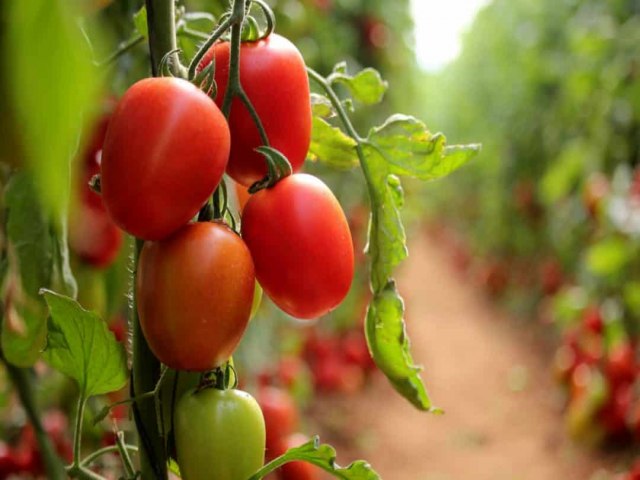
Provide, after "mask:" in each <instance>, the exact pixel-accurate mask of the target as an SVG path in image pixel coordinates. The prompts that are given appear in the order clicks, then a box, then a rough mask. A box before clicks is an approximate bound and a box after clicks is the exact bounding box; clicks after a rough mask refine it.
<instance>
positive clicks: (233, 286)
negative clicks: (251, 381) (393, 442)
mask: <svg viewBox="0 0 640 480" xmlns="http://www.w3.org/2000/svg"><path fill="white" fill-rule="evenodd" d="M254 288H255V277H254V268H253V262H252V260H251V255H250V254H249V250H248V249H247V247H246V246H245V244H244V242H243V241H242V240H241V239H240V237H239V236H238V235H236V234H235V233H234V232H233V231H232V230H231V229H229V228H228V227H227V226H225V225H222V224H220V223H211V222H199V223H192V224H189V225H187V226H185V227H183V228H182V229H181V230H179V231H178V232H176V233H175V234H174V235H172V236H170V237H169V238H166V239H164V240H160V241H157V242H147V243H145V245H144V247H143V249H142V253H141V255H140V262H139V265H138V273H137V277H136V293H137V299H138V312H139V315H140V325H141V327H142V330H143V332H144V335H145V338H146V339H147V341H148V342H149V346H150V347H151V349H152V350H153V352H154V353H155V355H156V356H157V357H158V358H159V359H160V360H161V361H162V362H163V363H164V364H166V365H168V366H169V367H171V368H175V369H178V370H191V371H194V370H195V371H205V370H210V369H212V368H215V367H217V366H219V365H221V364H222V363H223V362H224V361H226V360H227V359H228V358H229V357H230V356H231V354H232V353H233V350H234V349H235V347H236V346H237V344H238V342H239V341H240V338H241V337H242V334H243V333H244V330H245V328H246V326H247V323H248V321H249V315H250V313H251V306H252V302H253V296H254Z"/></svg>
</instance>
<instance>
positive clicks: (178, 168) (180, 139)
mask: <svg viewBox="0 0 640 480" xmlns="http://www.w3.org/2000/svg"><path fill="white" fill-rule="evenodd" d="M229 142H230V140H229V128H228V126H227V122H226V120H225V118H224V116H223V115H222V113H220V110H218V107H216V105H215V104H214V103H213V102H212V101H211V99H210V98H209V97H208V96H207V95H206V94H205V93H203V92H202V91H200V90H199V89H198V88H196V87H195V86H194V85H192V84H191V83H189V82H187V81H185V80H181V79H178V78H167V77H165V78H147V79H145V80H141V81H139V82H138V83H136V84H134V85H133V86H132V87H131V88H129V90H127V92H126V93H125V94H124V96H123V97H122V99H121V100H120V102H119V103H118V105H117V107H116V109H115V111H114V113H113V115H112V117H111V121H110V122H109V127H108V129H107V136H106V138H105V142H104V149H103V152H102V197H103V199H104V203H105V205H106V206H107V209H108V210H109V213H110V214H111V216H112V217H113V219H114V220H115V222H116V223H117V224H118V225H120V227H122V229H124V230H126V231H127V232H129V233H130V234H132V235H135V236H137V237H140V238H143V239H145V240H160V239H162V238H165V237H167V236H168V235H170V234H171V233H173V232H175V231H176V230H178V229H179V228H180V227H182V226H183V225H184V224H186V223H187V222H188V221H189V220H190V219H191V218H192V217H193V216H194V215H196V214H197V213H198V210H199V209H200V207H202V205H203V203H204V202H205V201H206V199H207V197H208V196H209V195H211V194H212V193H213V191H214V190H215V188H216V187H217V185H218V183H219V182H220V179H221V178H222V174H223V172H224V169H225V166H226V164H227V160H228V158H229V146H230V145H229Z"/></svg>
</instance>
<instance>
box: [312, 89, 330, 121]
mask: <svg viewBox="0 0 640 480" xmlns="http://www.w3.org/2000/svg"><path fill="white" fill-rule="evenodd" d="M311 113H312V114H313V116H314V117H320V118H331V117H334V116H335V115H336V111H335V109H334V108H333V105H332V104H331V100H329V99H328V98H327V97H325V96H324V95H319V94H317V93H312V94H311Z"/></svg>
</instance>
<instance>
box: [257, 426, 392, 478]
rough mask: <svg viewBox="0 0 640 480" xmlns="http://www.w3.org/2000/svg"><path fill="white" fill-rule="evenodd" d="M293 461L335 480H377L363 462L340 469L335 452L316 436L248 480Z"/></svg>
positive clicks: (374, 473) (367, 464)
mask: <svg viewBox="0 0 640 480" xmlns="http://www.w3.org/2000/svg"><path fill="white" fill-rule="evenodd" d="M293 461H304V462H308V463H312V464H314V465H316V466H317V467H320V468H321V469H323V470H325V471H327V472H329V473H330V474H331V475H333V476H334V477H336V478H342V479H344V480H379V479H380V475H378V474H377V473H376V472H375V470H374V469H373V468H372V467H371V465H369V463H367V462H365V461H364V460H356V461H355V462H353V463H351V464H350V465H349V466H348V467H340V466H339V465H338V464H337V463H336V451H335V449H334V448H333V447H332V446H331V445H328V444H322V445H321V444H320V439H319V438H318V437H317V436H316V437H314V438H313V439H312V440H310V441H308V442H307V443H305V444H302V445H300V446H299V447H295V448H290V449H289V450H287V452H286V453H285V454H284V455H281V456H280V457H278V458H276V459H275V460H273V461H271V462H269V463H268V464H266V465H265V466H264V467H262V468H261V469H260V470H259V471H258V472H257V473H255V474H254V475H253V476H251V478H250V479H249V480H259V479H260V478H263V477H265V476H267V475H268V474H269V473H271V472H273V471H274V470H276V469H278V468H280V467H281V466H282V465H284V464H285V463H288V462H293Z"/></svg>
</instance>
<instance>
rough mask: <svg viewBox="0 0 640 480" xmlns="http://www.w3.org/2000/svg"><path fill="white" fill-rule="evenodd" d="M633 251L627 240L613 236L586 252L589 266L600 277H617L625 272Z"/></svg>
mask: <svg viewBox="0 0 640 480" xmlns="http://www.w3.org/2000/svg"><path fill="white" fill-rule="evenodd" d="M632 256H633V253H632V251H631V249H630V248H629V246H628V244H627V242H626V241H625V240H624V239H622V238H618V237H612V238H608V239H605V240H602V241H600V242H598V243H595V244H594V245H591V246H590V247H589V249H588V250H587V253H586V264H587V268H588V269H589V271H590V272H591V273H593V274H594V275H596V276H598V277H602V278H607V277H615V276H616V275H620V274H621V273H622V272H624V269H625V267H626V266H627V265H629V263H630V261H631V258H632Z"/></svg>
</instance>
